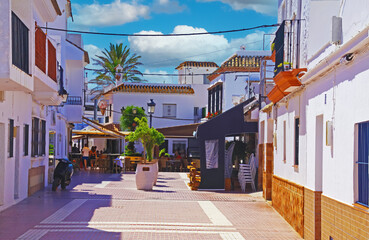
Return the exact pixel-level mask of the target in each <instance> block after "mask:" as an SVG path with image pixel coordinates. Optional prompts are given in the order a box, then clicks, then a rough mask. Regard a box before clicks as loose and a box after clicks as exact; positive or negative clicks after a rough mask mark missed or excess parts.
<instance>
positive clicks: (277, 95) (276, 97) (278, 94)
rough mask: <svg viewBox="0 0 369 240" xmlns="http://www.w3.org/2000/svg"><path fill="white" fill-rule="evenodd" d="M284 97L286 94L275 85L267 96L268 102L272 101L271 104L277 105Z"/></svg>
mask: <svg viewBox="0 0 369 240" xmlns="http://www.w3.org/2000/svg"><path fill="white" fill-rule="evenodd" d="M286 95H287V94H285V93H284V92H283V91H281V90H280V89H279V87H278V85H275V86H274V87H273V89H272V90H271V91H270V92H269V93H268V95H267V96H268V98H269V100H270V101H272V102H273V103H277V102H279V101H280V100H281V99H282V98H283V97H284V96H286Z"/></svg>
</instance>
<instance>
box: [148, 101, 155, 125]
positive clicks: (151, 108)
mask: <svg viewBox="0 0 369 240" xmlns="http://www.w3.org/2000/svg"><path fill="white" fill-rule="evenodd" d="M155 105H156V103H154V101H153V100H152V99H150V102H149V103H147V113H148V114H150V128H151V127H152V115H153V114H154V112H155Z"/></svg>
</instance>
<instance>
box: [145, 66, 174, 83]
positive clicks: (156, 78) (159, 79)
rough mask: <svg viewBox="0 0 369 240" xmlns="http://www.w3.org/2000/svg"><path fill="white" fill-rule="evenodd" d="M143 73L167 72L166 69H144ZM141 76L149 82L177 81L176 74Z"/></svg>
mask: <svg viewBox="0 0 369 240" xmlns="http://www.w3.org/2000/svg"><path fill="white" fill-rule="evenodd" d="M143 73H145V74H168V72H167V71H163V70H156V71H150V70H149V69H145V71H144V72H143ZM175 73H177V72H175ZM143 78H144V79H146V80H147V81H148V82H149V83H178V77H177V76H159V75H156V76H155V75H144V77H143Z"/></svg>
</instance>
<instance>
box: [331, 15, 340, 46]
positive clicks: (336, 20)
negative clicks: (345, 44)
mask: <svg viewBox="0 0 369 240" xmlns="http://www.w3.org/2000/svg"><path fill="white" fill-rule="evenodd" d="M332 43H334V44H336V45H340V44H342V18H341V17H336V16H333V17H332Z"/></svg>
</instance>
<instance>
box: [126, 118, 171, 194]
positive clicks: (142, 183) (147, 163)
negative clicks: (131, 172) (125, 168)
mask: <svg viewBox="0 0 369 240" xmlns="http://www.w3.org/2000/svg"><path fill="white" fill-rule="evenodd" d="M135 122H137V123H138V125H137V127H136V129H135V131H134V132H132V133H130V134H129V135H128V137H127V139H128V140H129V141H137V140H140V141H141V143H142V145H143V147H144V156H143V157H144V160H143V161H142V162H141V163H138V164H137V168H136V187H137V189H138V190H152V187H153V186H154V184H155V182H156V179H157V177H158V170H159V169H158V162H157V161H153V153H154V147H155V146H159V145H160V144H162V143H163V142H164V135H163V134H161V133H160V132H158V131H157V130H156V129H155V128H149V125H148V124H147V119H146V118H145V117H143V118H141V119H139V118H135Z"/></svg>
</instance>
